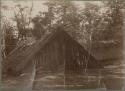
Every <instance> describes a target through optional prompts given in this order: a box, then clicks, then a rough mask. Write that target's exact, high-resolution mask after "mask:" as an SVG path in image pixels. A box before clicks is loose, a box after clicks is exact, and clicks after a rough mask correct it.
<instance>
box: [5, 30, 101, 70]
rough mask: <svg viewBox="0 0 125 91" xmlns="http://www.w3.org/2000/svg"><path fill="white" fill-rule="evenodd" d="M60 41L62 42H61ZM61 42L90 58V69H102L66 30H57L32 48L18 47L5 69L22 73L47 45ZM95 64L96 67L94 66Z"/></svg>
mask: <svg viewBox="0 0 125 91" xmlns="http://www.w3.org/2000/svg"><path fill="white" fill-rule="evenodd" d="M59 39H60V40H59ZM55 40H59V41H62V42H64V44H65V43H68V44H69V46H70V45H76V47H78V50H79V51H80V52H81V53H82V54H84V55H86V56H88V57H89V60H91V61H89V64H90V65H88V67H89V68H98V67H100V65H99V63H98V61H97V60H96V59H95V58H94V57H93V56H92V55H90V54H89V53H88V52H87V51H86V50H85V49H84V48H83V47H82V46H81V45H80V44H79V43H78V42H77V41H75V40H74V39H73V38H72V37H71V36H70V35H69V34H68V33H66V32H65V31H64V30H57V31H55V32H53V33H51V34H49V35H48V36H47V37H45V38H44V39H40V40H38V41H37V42H36V43H35V44H33V45H31V46H25V47H18V48H16V49H15V50H14V51H13V52H12V53H11V54H10V55H9V56H8V57H7V58H6V59H5V62H4V63H5V68H6V70H8V69H10V70H11V71H14V72H20V71H22V70H23V69H24V68H25V67H27V64H28V63H29V62H31V61H34V60H33V59H35V57H36V55H37V54H38V53H39V51H40V50H42V49H45V46H46V45H51V43H53V41H55ZM93 63H94V65H93Z"/></svg>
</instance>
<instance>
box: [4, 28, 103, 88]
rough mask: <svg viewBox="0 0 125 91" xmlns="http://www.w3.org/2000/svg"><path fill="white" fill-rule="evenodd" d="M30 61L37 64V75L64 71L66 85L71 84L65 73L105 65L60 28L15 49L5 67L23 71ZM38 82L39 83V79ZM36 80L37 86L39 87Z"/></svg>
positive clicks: (10, 69)
mask: <svg viewBox="0 0 125 91" xmlns="http://www.w3.org/2000/svg"><path fill="white" fill-rule="evenodd" d="M30 63H33V64H34V65H35V68H36V75H35V79H37V78H40V76H41V74H42V76H43V74H44V73H46V72H52V73H60V72H61V73H63V79H62V82H60V83H61V84H63V85H64V84H68V83H66V81H65V80H67V78H66V76H64V75H67V74H70V73H82V72H83V70H84V69H99V68H100V67H101V66H100V64H99V63H98V61H97V60H96V59H95V58H94V57H93V56H92V55H90V54H89V53H88V52H87V51H86V50H85V49H84V48H83V47H82V46H81V45H80V44H79V43H78V42H77V41H75V40H74V39H73V38H72V37H71V36H70V35H69V34H68V33H67V32H66V31H64V30H60V29H58V30H56V31H55V32H53V33H51V34H50V35H48V36H47V37H46V38H45V39H41V40H38V41H37V42H36V43H35V44H33V45H32V46H28V47H23V48H21V47H20V48H17V49H16V50H14V51H13V52H12V53H11V54H10V55H9V56H8V57H7V58H6V62H5V66H6V67H5V68H6V70H8V71H9V72H13V73H14V74H16V73H21V72H23V70H25V69H26V68H27V67H28V66H29V64H30ZM48 74H49V73H48ZM42 76H41V77H42ZM34 83H35V84H36V82H34ZM57 83H58V82H57ZM35 84H34V87H35V88H38V87H37V86H36V85H35ZM41 85H42V84H41Z"/></svg>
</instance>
